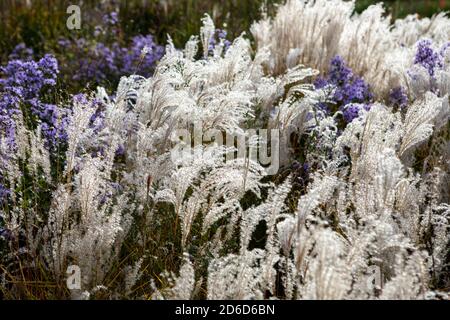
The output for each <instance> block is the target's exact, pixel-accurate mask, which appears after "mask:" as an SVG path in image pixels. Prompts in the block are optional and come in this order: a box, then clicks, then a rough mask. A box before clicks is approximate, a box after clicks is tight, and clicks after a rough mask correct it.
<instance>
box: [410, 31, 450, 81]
mask: <svg viewBox="0 0 450 320" xmlns="http://www.w3.org/2000/svg"><path fill="white" fill-rule="evenodd" d="M441 52H445V50H443V51H441ZM442 58H443V55H441V53H439V52H437V51H435V50H434V49H433V42H432V41H431V40H428V39H426V40H421V41H419V42H418V43H417V51H416V55H415V57H414V64H419V65H421V66H422V67H424V68H425V69H426V70H427V71H428V74H429V75H430V76H434V73H435V71H436V69H438V68H442V66H443V59H442Z"/></svg>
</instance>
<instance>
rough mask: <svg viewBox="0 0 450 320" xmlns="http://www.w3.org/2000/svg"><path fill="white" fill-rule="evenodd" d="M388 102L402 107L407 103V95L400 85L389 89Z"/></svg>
mask: <svg viewBox="0 0 450 320" xmlns="http://www.w3.org/2000/svg"><path fill="white" fill-rule="evenodd" d="M389 103H390V104H391V105H393V106H397V107H400V108H404V107H406V106H407V105H408V96H407V95H406V91H405V89H404V88H402V87H396V88H393V89H391V91H390V93H389Z"/></svg>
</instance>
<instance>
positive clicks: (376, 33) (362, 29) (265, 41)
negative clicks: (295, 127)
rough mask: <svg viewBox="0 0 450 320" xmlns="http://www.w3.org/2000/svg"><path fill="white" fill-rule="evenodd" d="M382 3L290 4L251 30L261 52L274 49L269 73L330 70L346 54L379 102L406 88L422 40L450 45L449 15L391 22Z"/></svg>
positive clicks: (326, 0) (315, 0)
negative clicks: (357, 6)
mask: <svg viewBox="0 0 450 320" xmlns="http://www.w3.org/2000/svg"><path fill="white" fill-rule="evenodd" d="M384 13H385V10H384V8H383V7H382V4H381V3H379V4H377V5H372V6H369V7H368V8H367V9H366V10H365V11H363V12H362V13H361V14H357V13H354V1H343V0H288V1H286V3H285V4H284V5H281V6H280V7H279V8H278V10H277V13H276V15H275V17H273V18H269V17H264V18H263V19H262V20H260V21H258V22H255V23H254V24H253V25H252V27H251V31H252V34H253V36H254V37H255V40H256V44H257V49H258V50H269V53H270V56H269V60H268V61H267V63H266V64H265V66H266V69H267V72H268V73H270V74H274V75H279V74H281V73H283V72H284V71H285V70H286V69H288V68H292V67H293V66H295V65H297V64H304V65H306V66H308V67H312V68H315V69H317V70H319V71H320V72H321V73H326V72H327V71H328V66H329V62H330V60H331V58H332V57H334V56H336V55H340V56H341V57H342V58H343V59H344V61H346V63H347V64H348V66H349V67H350V68H351V69H352V70H353V72H354V73H356V74H358V75H359V76H362V77H363V78H364V79H365V80H366V81H367V82H368V83H369V84H370V85H371V88H372V89H373V91H374V93H375V95H376V96H377V97H378V98H379V99H387V97H388V94H389V91H390V89H392V88H393V87H396V86H399V85H403V86H404V85H405V83H404V78H405V77H406V71H407V70H408V68H410V67H411V62H409V61H410V59H411V57H412V56H413V51H414V49H415V45H416V43H417V41H419V40H421V39H433V41H435V43H436V45H437V46H439V47H441V46H442V45H444V44H445V43H446V42H448V34H449V32H450V31H449V30H450V19H449V18H448V17H447V16H446V15H445V14H444V13H441V14H438V15H436V16H433V17H432V18H430V19H429V18H424V19H419V18H418V17H417V16H408V17H407V18H405V19H400V20H396V21H394V22H393V23H392V24H391V21H390V20H391V18H390V16H385V15H384Z"/></svg>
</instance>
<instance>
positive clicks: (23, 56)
mask: <svg viewBox="0 0 450 320" xmlns="http://www.w3.org/2000/svg"><path fill="white" fill-rule="evenodd" d="M33 55H34V51H33V49H31V48H28V47H27V46H26V45H25V43H20V44H18V45H17V46H16V47H15V48H14V49H13V51H12V52H11V54H10V55H9V56H8V59H9V60H24V61H28V60H32V59H33Z"/></svg>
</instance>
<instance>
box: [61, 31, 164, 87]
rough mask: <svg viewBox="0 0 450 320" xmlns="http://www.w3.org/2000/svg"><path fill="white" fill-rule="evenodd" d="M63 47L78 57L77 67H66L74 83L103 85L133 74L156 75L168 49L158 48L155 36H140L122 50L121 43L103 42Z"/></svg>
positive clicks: (63, 42)
mask: <svg viewBox="0 0 450 320" xmlns="http://www.w3.org/2000/svg"><path fill="white" fill-rule="evenodd" d="M59 43H60V45H61V46H64V48H65V49H66V50H69V51H72V52H77V53H78V58H77V59H76V63H75V67H74V64H72V63H71V64H69V63H66V64H64V65H63V69H64V72H65V73H67V74H73V76H72V79H73V80H76V81H86V82H90V81H93V82H97V83H99V82H104V81H113V80H118V79H120V77H121V76H123V75H131V74H137V75H141V76H144V77H149V76H151V75H152V74H153V71H154V69H155V65H156V62H157V61H158V60H159V59H161V57H162V56H163V54H164V47H163V46H159V45H157V44H156V42H155V41H154V38H153V36H151V35H146V36H143V35H137V36H135V37H133V38H132V39H131V44H130V45H129V46H127V47H123V46H121V45H120V43H119V42H113V43H112V44H109V45H107V44H105V43H103V42H98V43H91V42H89V41H87V40H86V39H84V38H81V39H78V40H76V41H74V42H70V41H68V40H66V39H61V40H60V41H59ZM144 48H146V49H145V50H146V53H145V54H143V49H144Z"/></svg>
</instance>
